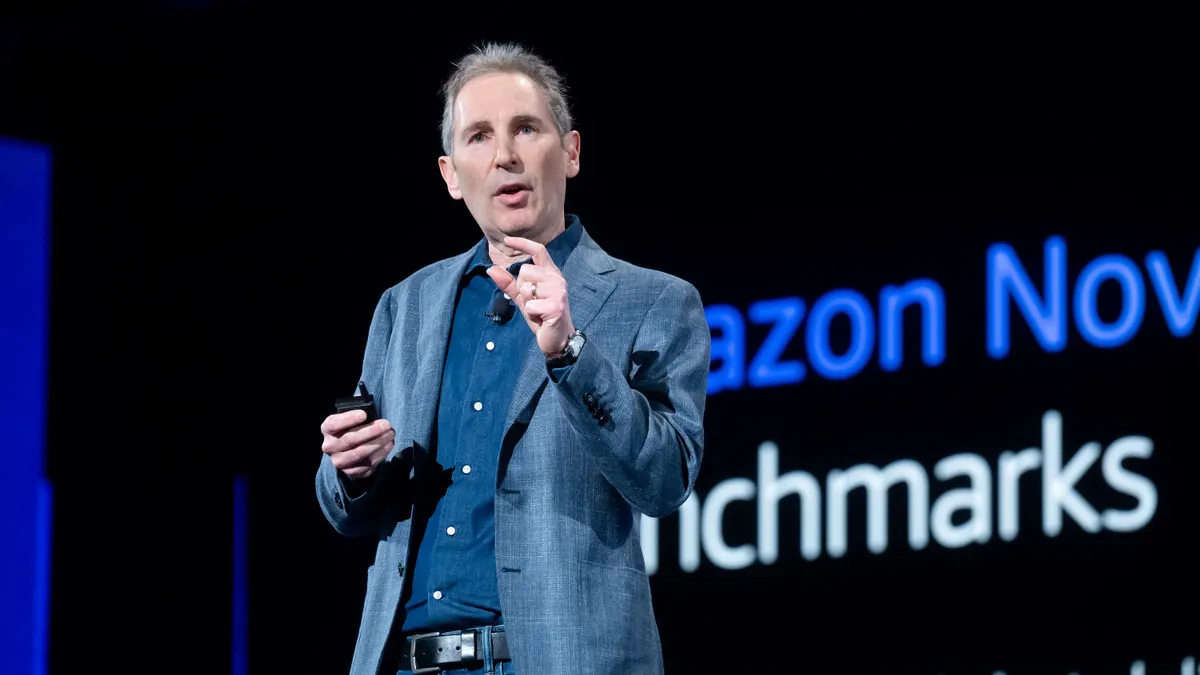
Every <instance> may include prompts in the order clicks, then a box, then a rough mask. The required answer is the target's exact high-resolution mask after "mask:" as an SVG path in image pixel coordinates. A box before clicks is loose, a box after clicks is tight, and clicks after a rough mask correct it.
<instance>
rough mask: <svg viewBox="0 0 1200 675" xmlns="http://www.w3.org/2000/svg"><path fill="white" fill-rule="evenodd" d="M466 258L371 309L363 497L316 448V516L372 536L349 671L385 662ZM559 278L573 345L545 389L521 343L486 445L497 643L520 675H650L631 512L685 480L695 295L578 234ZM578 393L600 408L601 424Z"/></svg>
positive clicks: (656, 651) (657, 658) (705, 361)
mask: <svg viewBox="0 0 1200 675" xmlns="http://www.w3.org/2000/svg"><path fill="white" fill-rule="evenodd" d="M470 257H471V251H467V252H464V253H462V254H460V255H458V256H455V257H453V258H448V259H445V260H442V261H439V262H436V263H433V264H431V265H428V266H426V267H424V268H423V269H421V270H419V271H417V272H415V273H414V274H412V275H411V276H409V277H408V278H406V279H404V280H403V281H401V282H400V283H399V284H397V285H395V286H393V287H392V288H389V289H388V290H387V291H386V292H384V294H383V296H382V298H381V299H380V301H379V304H378V306H377V307H376V309H375V313H374V317H373V318H372V321H371V327H370V332H369V334H368V336H367V343H366V350H365V355H364V358H363V370H362V380H363V381H364V382H365V383H366V385H367V388H368V389H369V390H370V391H371V392H373V393H374V394H375V397H376V405H377V406H379V412H380V414H381V415H382V416H383V417H384V418H386V419H387V420H388V421H389V422H390V423H391V425H392V426H393V428H395V430H396V445H395V447H394V449H393V450H392V452H391V453H390V454H389V456H388V458H387V460H386V461H385V462H384V463H383V464H381V465H380V467H379V468H378V469H377V471H376V474H375V477H374V478H373V479H372V480H371V481H370V487H369V489H368V490H367V491H366V492H365V493H363V494H361V495H359V496H357V497H356V498H351V497H350V495H349V494H348V493H347V492H346V489H345V484H344V483H343V481H344V480H345V479H344V477H342V476H341V475H340V474H339V473H338V471H337V470H336V469H335V468H334V467H333V465H332V464H331V463H330V461H329V457H328V456H326V455H322V456H321V466H320V468H319V469H318V471H317V475H316V490H317V500H318V501H319V502H320V505H321V510H322V511H323V512H324V514H325V517H326V518H327V519H328V520H329V522H330V523H331V524H332V525H333V527H334V529H335V530H337V531H338V532H339V533H341V534H343V535H346V536H375V537H377V538H378V544H377V547H376V553H375V562H374V564H373V565H371V566H370V567H369V568H368V569H367V590H366V601H365V603H364V607H363V613H362V623H361V625H360V627H359V632H358V642H357V645H356V647H355V651H354V659H353V663H352V664H351V668H350V670H351V673H352V675H367V674H370V675H375V674H376V673H390V669H392V668H393V667H394V666H395V665H396V664H391V663H388V664H381V663H380V660H381V659H380V657H381V652H382V650H383V647H384V643H385V642H386V640H387V638H388V634H389V631H390V629H391V627H392V623H393V621H396V622H402V621H403V615H402V613H403V611H404V610H403V607H398V601H399V598H400V592H401V588H402V586H403V584H404V577H405V572H406V567H407V565H408V557H409V531H410V526H411V522H412V521H411V517H412V497H411V494H410V492H409V487H410V481H412V479H413V476H414V475H415V474H414V466H415V471H416V472H417V474H419V473H420V471H421V470H422V459H423V458H424V457H426V456H427V455H426V452H427V449H428V448H429V443H430V437H431V435H432V433H433V430H434V421H435V420H434V415H435V412H436V410H437V404H438V390H439V388H440V382H441V372H442V363H443V357H444V354H445V352H446V344H447V340H448V337H449V330H450V324H451V320H452V312H453V303H454V301H455V291H456V288H457V284H458V281H459V278H460V277H461V276H462V274H463V272H464V270H465V269H466V266H467V263H468V261H469V260H470ZM562 273H563V276H564V277H565V278H566V280H567V299H568V306H569V309H570V311H571V317H572V321H573V322H574V324H575V326H576V328H578V329H579V330H582V331H584V333H585V334H586V335H587V344H586V345H585V347H584V349H583V351H582V352H581V354H580V357H579V360H578V361H577V362H576V363H575V365H574V366H573V367H572V369H571V371H570V373H569V374H568V376H567V377H565V378H563V380H562V381H560V382H555V381H553V380H552V379H551V378H550V377H549V371H548V369H547V367H546V363H545V357H544V356H543V355H542V353H541V352H540V350H539V349H538V347H537V343H536V342H533V343H532V344H531V345H530V350H529V352H528V354H527V355H526V356H525V362H524V367H523V370H522V371H521V375H520V376H519V378H518V379H517V381H516V382H515V383H513V386H514V387H515V395H514V398H513V402H512V407H511V408H510V409H509V411H508V416H507V418H506V426H505V429H506V432H505V435H504V441H503V443H502V445H501V447H500V448H498V450H497V451H498V458H497V460H498V463H499V464H498V472H497V479H496V514H495V526H496V537H495V542H496V574H497V578H498V580H499V589H500V604H501V608H502V611H503V615H504V625H505V630H506V632H507V634H508V639H509V650H510V652H511V653H512V656H513V665H514V667H515V670H516V671H517V672H518V673H521V674H522V675H585V674H587V675H593V674H594V675H618V674H619V675H631V674H643V673H645V674H652V673H661V672H662V669H663V666H662V652H661V647H660V642H659V634H658V627H657V624H656V623H655V619H654V609H653V606H652V604H651V599H650V584H649V579H648V578H647V575H646V571H645V562H644V559H643V556H642V549H641V543H640V541H639V533H638V526H639V520H640V518H639V516H640V514H647V515H649V516H653V517H662V516H665V515H667V514H670V513H672V512H673V511H675V510H676V509H677V508H679V506H680V505H682V504H683V502H684V500H686V499H687V498H688V496H689V495H690V494H691V492H692V490H693V488H694V486H695V484H696V476H697V474H698V473H699V471H700V460H701V456H702V454H703V448H704V426H703V418H704V405H705V398H706V388H707V382H708V370H709V350H710V340H709V329H708V323H707V321H706V319H705V316H704V307H703V305H702V303H701V301H700V295H699V293H698V292H697V291H696V289H695V287H693V286H692V285H691V284H689V283H687V282H685V281H683V280H681V279H678V278H676V277H673V276H671V275H669V274H665V273H663V272H658V271H654V270H648V269H643V268H639V267H636V266H634V265H632V264H630V263H627V262H624V261H621V260H618V259H615V258H612V257H610V256H609V255H608V254H606V253H605V252H604V251H603V250H602V249H601V248H600V247H599V246H598V245H597V244H596V242H595V241H594V240H593V239H592V238H591V237H590V236H589V235H588V233H587V231H586V230H585V231H584V233H583V237H582V239H581V240H580V242H579V244H578V246H577V247H576V248H575V250H574V252H573V253H572V254H571V256H570V257H569V258H568V259H567V261H566V263H565V264H564V265H563V268H562ZM514 320H518V321H519V320H522V318H521V317H520V316H519V311H518V315H517V316H515V317H514ZM588 393H591V394H593V395H594V397H595V399H596V400H597V401H598V403H599V405H600V406H602V407H603V408H604V409H605V410H606V411H607V412H608V413H609V417H608V419H607V420H606V421H605V422H604V423H603V424H600V423H598V422H597V420H596V417H595V416H594V415H593V414H592V413H591V412H590V411H589V410H588V406H587V405H586V404H585V402H584V395H585V394H588ZM413 484H415V482H413Z"/></svg>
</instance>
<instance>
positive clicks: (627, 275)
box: [609, 256, 700, 297]
mask: <svg viewBox="0 0 1200 675" xmlns="http://www.w3.org/2000/svg"><path fill="white" fill-rule="evenodd" d="M609 260H611V261H612V265H613V272H612V273H613V275H614V276H615V277H616V279H615V280H616V281H618V282H620V283H621V285H623V286H624V285H626V284H629V285H631V286H632V287H634V288H638V289H641V290H643V291H654V292H655V295H656V296H658V295H664V294H672V293H673V294H677V295H676V296H675V297H678V295H680V294H681V295H695V296H696V297H699V295H700V291H699V290H698V289H697V288H696V286H695V284H693V283H692V282H690V281H688V280H687V279H684V278H683V277H680V276H677V275H675V274H671V273H670V272H665V271H663V270H658V269H654V268H651V267H643V266H641V265H635V264H634V263H631V262H629V261H627V260H621V259H620V258H614V257H612V256H609Z"/></svg>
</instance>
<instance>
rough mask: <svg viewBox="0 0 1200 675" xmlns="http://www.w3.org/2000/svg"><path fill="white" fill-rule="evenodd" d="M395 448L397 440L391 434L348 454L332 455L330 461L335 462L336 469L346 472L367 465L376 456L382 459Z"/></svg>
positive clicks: (348, 451)
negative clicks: (348, 469) (347, 469)
mask: <svg viewBox="0 0 1200 675" xmlns="http://www.w3.org/2000/svg"><path fill="white" fill-rule="evenodd" d="M395 446H396V438H395V437H394V436H392V435H390V434H389V435H388V436H387V437H385V438H383V439H380V440H374V441H371V442H370V443H364V444H363V445H360V446H358V447H356V448H352V449H350V450H347V451H346V452H339V453H336V454H333V455H330V457H329V461H331V462H333V465H334V467H336V468H338V469H343V470H344V469H346V468H347V467H352V466H359V465H366V464H368V463H369V462H370V461H371V459H372V457H373V456H374V455H376V454H378V455H379V456H381V457H382V456H384V455H386V454H387V453H389V452H391V451H392V448H394V447H395Z"/></svg>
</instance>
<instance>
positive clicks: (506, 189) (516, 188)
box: [496, 183, 529, 196]
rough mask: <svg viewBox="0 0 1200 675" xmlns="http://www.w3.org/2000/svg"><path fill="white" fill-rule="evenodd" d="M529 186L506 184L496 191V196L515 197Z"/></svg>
mask: <svg viewBox="0 0 1200 675" xmlns="http://www.w3.org/2000/svg"><path fill="white" fill-rule="evenodd" d="M528 189H529V186H528V185H525V184H524V183H506V184H504V185H501V186H500V189H499V190H496V195H497V196H499V195H515V194H517V193H518V192H520V191H522V190H528Z"/></svg>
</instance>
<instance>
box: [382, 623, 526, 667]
mask: <svg viewBox="0 0 1200 675" xmlns="http://www.w3.org/2000/svg"><path fill="white" fill-rule="evenodd" d="M491 635H492V661H509V660H511V658H512V657H510V656H509V655H508V638H507V637H506V636H505V635H504V631H497V630H493V631H491ZM477 663H483V645H481V644H480V643H479V631H478V630H476V629H473V628H472V629H471V630H464V631H462V632H461V633H450V634H447V633H419V634H417V635H410V636H409V637H408V639H406V640H405V641H404V646H403V647H402V648H401V650H400V668H401V669H402V670H410V671H412V672H414V673H435V672H437V671H439V670H451V669H453V668H462V667H464V666H469V665H472V664H477Z"/></svg>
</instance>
